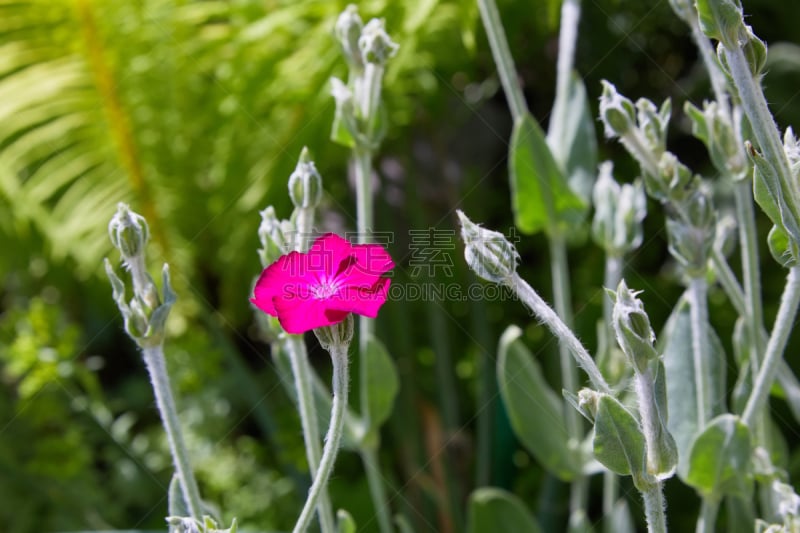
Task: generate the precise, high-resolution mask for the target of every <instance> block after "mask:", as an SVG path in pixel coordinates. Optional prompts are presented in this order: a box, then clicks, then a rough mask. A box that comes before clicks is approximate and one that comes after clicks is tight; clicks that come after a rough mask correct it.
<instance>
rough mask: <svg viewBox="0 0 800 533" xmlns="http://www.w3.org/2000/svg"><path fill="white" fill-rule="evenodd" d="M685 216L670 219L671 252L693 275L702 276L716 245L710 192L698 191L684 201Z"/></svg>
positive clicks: (714, 214)
mask: <svg viewBox="0 0 800 533" xmlns="http://www.w3.org/2000/svg"><path fill="white" fill-rule="evenodd" d="M684 213H685V216H684V217H682V218H680V219H673V218H668V219H667V238H668V241H669V251H670V253H671V254H672V256H673V257H675V259H677V260H678V262H680V263H681V265H683V266H684V268H685V269H686V273H687V274H689V276H691V277H698V276H703V275H704V274H705V272H706V268H707V266H708V257H709V254H710V252H711V247H712V246H713V245H714V237H715V233H716V232H715V228H714V226H715V221H716V213H715V212H714V206H713V204H712V203H711V197H710V195H709V194H708V193H707V192H705V191H704V190H702V189H698V190H696V191H695V192H694V193H693V194H692V195H691V197H689V199H688V201H687V202H686V203H685V204H684Z"/></svg>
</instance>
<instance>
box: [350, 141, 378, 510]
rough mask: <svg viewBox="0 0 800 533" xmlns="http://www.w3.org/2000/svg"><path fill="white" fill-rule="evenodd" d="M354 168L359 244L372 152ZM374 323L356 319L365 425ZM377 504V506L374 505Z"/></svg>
mask: <svg viewBox="0 0 800 533" xmlns="http://www.w3.org/2000/svg"><path fill="white" fill-rule="evenodd" d="M353 168H354V170H355V177H356V224H357V232H358V237H357V239H358V243H359V244H365V243H368V242H369V241H370V239H369V232H370V231H371V230H372V225H373V209H372V208H373V205H372V152H371V151H370V150H369V149H368V148H366V147H356V148H355V149H354V150H353ZM373 324H374V323H373V321H372V319H370V318H367V317H365V316H359V317H358V353H359V358H358V360H359V369H360V370H361V372H360V376H361V379H360V382H359V391H360V393H361V416H362V418H363V419H364V422H365V423H366V424H369V421H370V412H369V401H368V398H369V395H368V394H367V387H368V384H367V378H368V373H367V372H366V367H365V365H366V361H367V357H366V354H367V339H368V338H369V336H370V335H371V334H372V332H373V329H374V328H373ZM376 505H377V503H376Z"/></svg>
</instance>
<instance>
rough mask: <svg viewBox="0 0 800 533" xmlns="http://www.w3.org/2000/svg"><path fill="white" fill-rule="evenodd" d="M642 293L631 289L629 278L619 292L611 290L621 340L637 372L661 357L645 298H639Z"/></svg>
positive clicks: (619, 287)
mask: <svg viewBox="0 0 800 533" xmlns="http://www.w3.org/2000/svg"><path fill="white" fill-rule="evenodd" d="M640 292H641V291H632V290H630V289H628V286H627V285H626V284H625V280H622V281H620V283H619V286H618V287H617V292H616V293H615V292H613V291H611V290H608V293H609V296H610V297H611V298H612V300H614V311H613V313H612V321H613V323H614V331H615V332H616V334H617V343H618V344H619V346H620V348H622V351H623V352H624V353H625V355H626V356H627V357H628V360H629V361H630V362H631V364H632V365H633V368H634V370H635V371H636V372H644V371H645V370H646V369H647V365H648V363H649V362H650V361H652V360H654V359H657V358H658V352H656V349H655V347H654V343H655V340H656V336H655V333H653V328H652V327H650V318H649V317H648V316H647V313H646V312H645V310H644V305H643V304H642V301H641V300H639V299H638V298H637V297H636V296H637V295H638V294H639V293H640Z"/></svg>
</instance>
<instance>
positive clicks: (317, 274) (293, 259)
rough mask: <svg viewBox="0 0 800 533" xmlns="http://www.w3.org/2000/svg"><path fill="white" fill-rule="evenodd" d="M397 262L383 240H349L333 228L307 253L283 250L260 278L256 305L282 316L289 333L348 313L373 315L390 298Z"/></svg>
mask: <svg viewBox="0 0 800 533" xmlns="http://www.w3.org/2000/svg"><path fill="white" fill-rule="evenodd" d="M392 268H394V262H393V261H392V258H391V257H389V254H388V253H387V252H386V250H385V249H384V248H383V247H382V246H381V245H379V244H355V245H353V244H350V243H349V242H347V241H346V240H345V239H343V238H341V237H339V236H338V235H335V234H333V233H326V234H325V235H323V236H322V237H320V238H318V239H317V240H316V241H314V244H312V245H311V248H310V249H309V250H308V253H300V252H291V253H289V254H287V255H282V256H281V257H280V258H278V260H277V261H275V262H274V263H272V264H271V265H270V266H268V267H267V268H265V269H264V271H263V272H262V273H261V276H260V277H259V278H258V282H256V288H255V291H254V294H253V296H254V297H253V298H251V299H250V301H251V302H253V304H255V306H256V307H258V308H259V309H261V310H262V311H264V312H265V313H267V314H268V315H272V316H275V317H278V320H279V321H280V323H281V326H283V329H285V330H286V331H288V332H289V333H303V332H306V331H309V330H311V329H314V328H319V327H322V326H331V325H333V324H337V323H339V322H341V321H342V320H344V319H345V317H346V316H347V315H348V313H356V314H359V315H364V316H368V317H371V318H374V317H375V316H377V314H378V309H380V307H381V305H383V303H384V302H385V301H386V295H387V292H388V290H389V283H390V280H389V278H387V277H385V276H384V275H383V274H385V273H386V272H388V271H389V270H391V269H392Z"/></svg>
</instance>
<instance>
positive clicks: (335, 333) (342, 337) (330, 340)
mask: <svg viewBox="0 0 800 533" xmlns="http://www.w3.org/2000/svg"><path fill="white" fill-rule="evenodd" d="M314 335H316V336H317V340H318V341H319V345H320V346H322V347H323V348H324V349H326V350H329V348H330V347H331V346H349V345H350V342H351V341H352V340H353V314H352V313H348V314H347V316H346V317H345V319H344V320H342V321H341V322H339V323H337V324H333V325H332V326H324V327H321V328H316V329H315V330H314Z"/></svg>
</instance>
